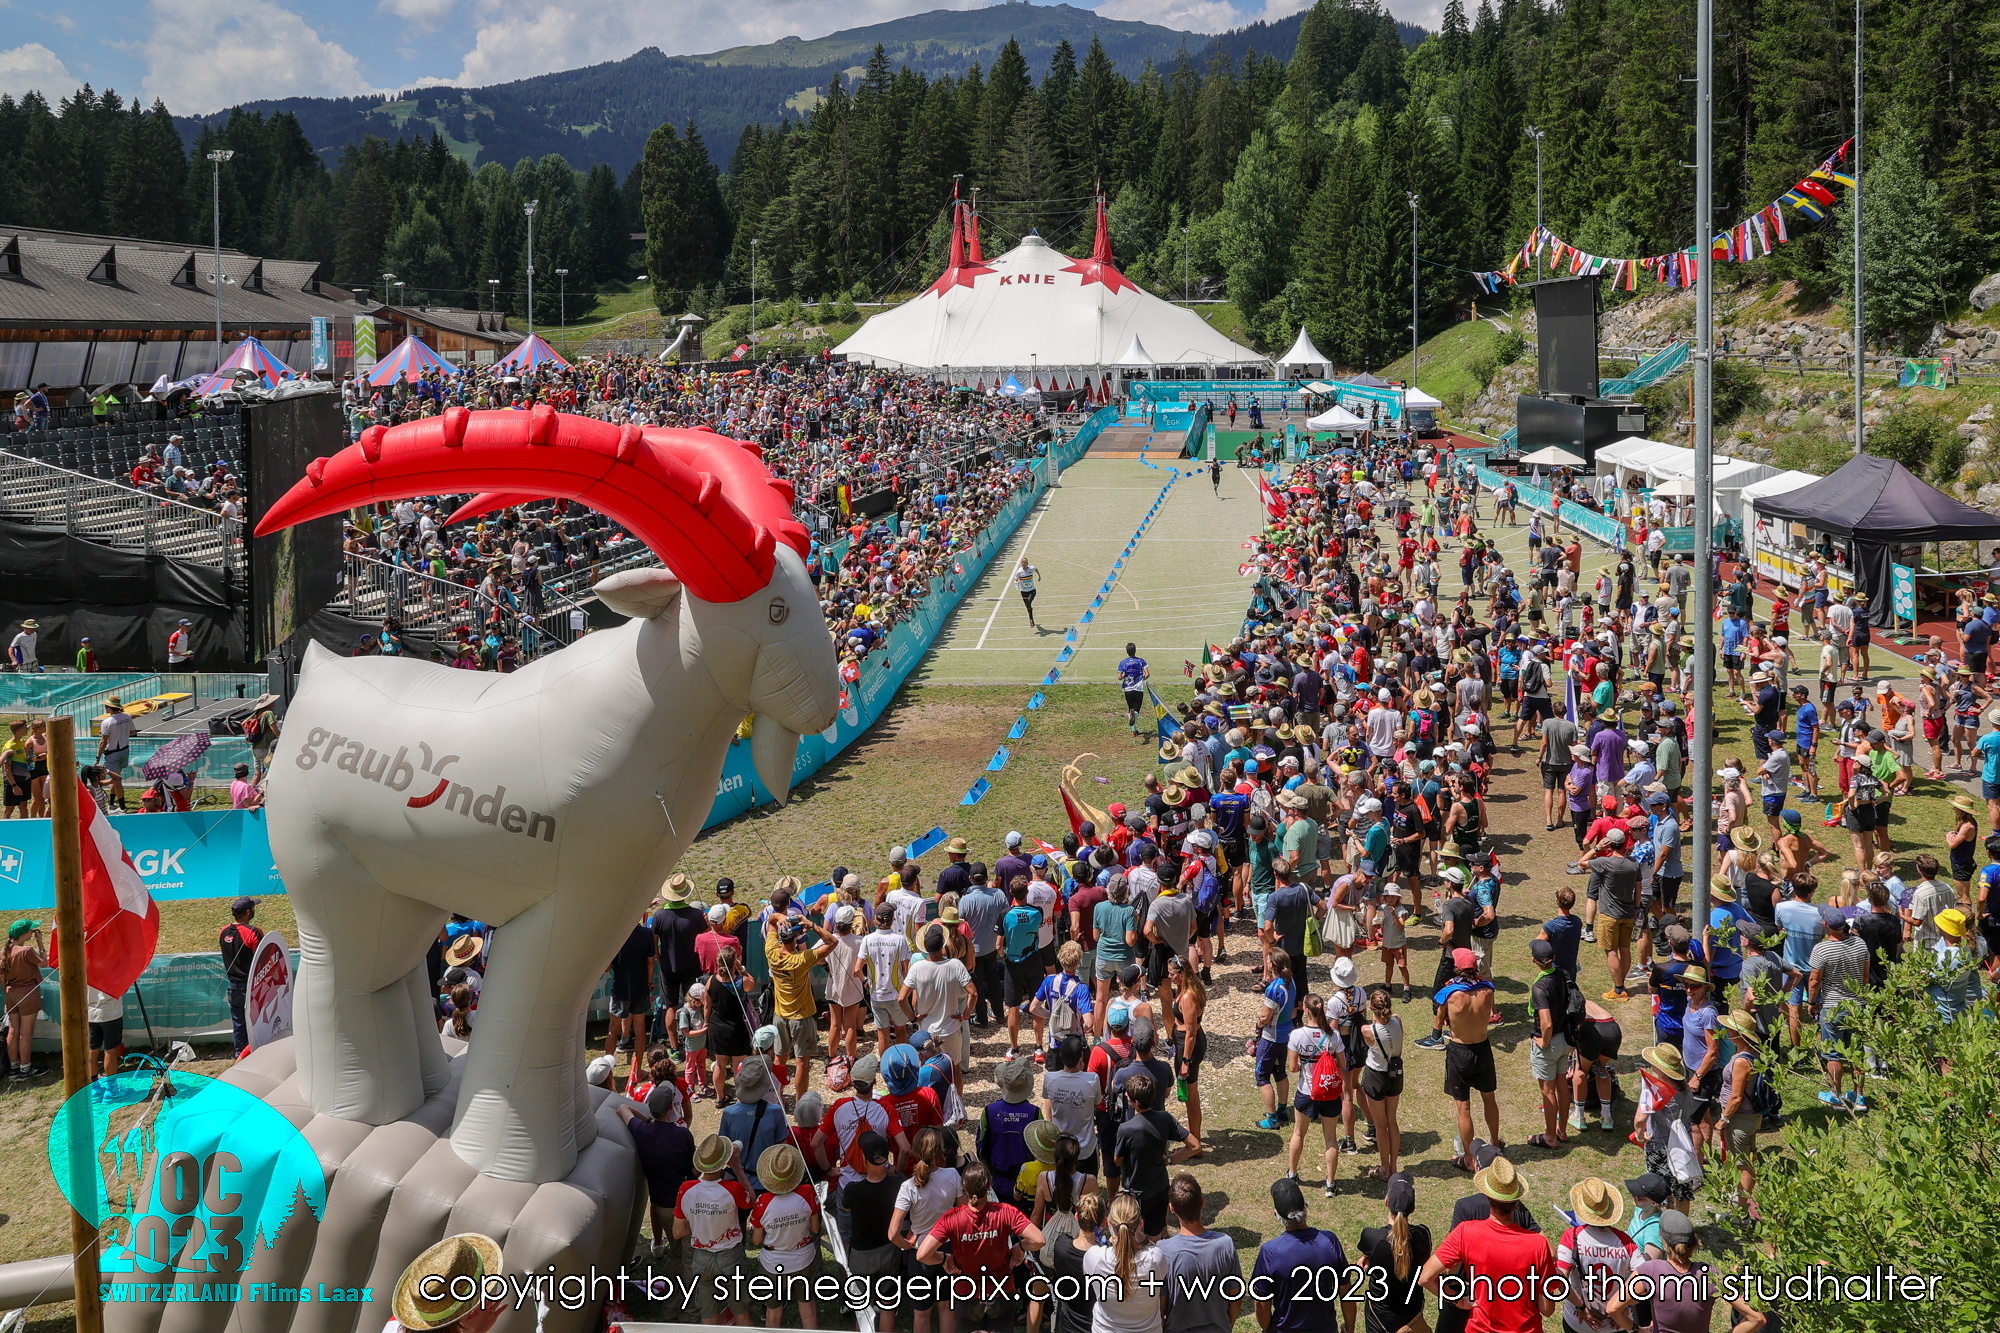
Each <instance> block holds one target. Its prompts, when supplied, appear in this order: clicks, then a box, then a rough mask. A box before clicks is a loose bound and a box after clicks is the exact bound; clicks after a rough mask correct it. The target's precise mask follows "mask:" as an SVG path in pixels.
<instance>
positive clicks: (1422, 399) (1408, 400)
mask: <svg viewBox="0 0 2000 1333" xmlns="http://www.w3.org/2000/svg"><path fill="white" fill-rule="evenodd" d="M1443 406H1444V404H1443V403H1442V402H1439V401H1438V400H1437V399H1435V398H1433V397H1431V396H1430V395H1429V394H1427V393H1425V392H1424V391H1423V390H1422V389H1419V388H1418V387H1417V386H1416V385H1414V384H1412V385H1411V386H1410V387H1409V388H1407V389H1405V390H1403V410H1404V411H1405V412H1408V411H1411V410H1416V411H1423V410H1424V409H1426V408H1428V409H1429V410H1431V411H1433V412H1435V411H1437V410H1438V409H1439V408H1440V407H1443Z"/></svg>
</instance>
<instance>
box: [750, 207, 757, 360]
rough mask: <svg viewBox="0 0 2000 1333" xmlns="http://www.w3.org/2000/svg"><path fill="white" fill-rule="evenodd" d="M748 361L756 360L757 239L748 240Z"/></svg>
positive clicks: (753, 237)
mask: <svg viewBox="0 0 2000 1333" xmlns="http://www.w3.org/2000/svg"><path fill="white" fill-rule="evenodd" d="M750 359H751V360H752V361H755V360H756V359H757V238H756V237H755V236H752V237H751V238H750Z"/></svg>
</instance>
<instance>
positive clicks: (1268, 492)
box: [1257, 477, 1286, 520]
mask: <svg viewBox="0 0 2000 1333" xmlns="http://www.w3.org/2000/svg"><path fill="white" fill-rule="evenodd" d="M1257 498H1258V499H1260V500H1262V501H1263V502H1264V512H1265V513H1267V514H1269V515H1270V516H1271V517H1272V518H1273V519H1274V520H1275V519H1280V518H1283V517H1284V516H1285V508H1286V506H1285V497H1284V496H1282V495H1280V494H1278V492H1277V491H1275V490H1273V489H1272V488H1271V483H1270V482H1268V481H1266V480H1264V478H1262V477H1259V478H1257Z"/></svg>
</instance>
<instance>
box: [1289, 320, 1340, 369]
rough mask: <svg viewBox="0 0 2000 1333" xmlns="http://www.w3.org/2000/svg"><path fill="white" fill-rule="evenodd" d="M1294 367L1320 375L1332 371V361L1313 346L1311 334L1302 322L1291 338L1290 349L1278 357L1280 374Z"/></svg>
mask: <svg viewBox="0 0 2000 1333" xmlns="http://www.w3.org/2000/svg"><path fill="white" fill-rule="evenodd" d="M1294 367H1297V368H1299V369H1302V370H1307V371H1317V372H1318V373H1320V374H1322V375H1331V374H1332V373H1333V362H1331V361H1329V360H1327V358H1326V356H1325V354H1324V353H1322V352H1321V351H1320V350H1319V348H1317V347H1315V346H1313V340H1312V335H1311V334H1310V333H1307V332H1306V326H1305V325H1303V324H1301V325H1299V336H1298V337H1297V338H1295V339H1293V340H1292V350H1291V351H1289V352H1287V353H1285V354H1284V355H1283V356H1281V357H1279V358H1278V370H1279V373H1280V374H1282V373H1283V372H1285V371H1288V370H1291V369H1293V368H1294Z"/></svg>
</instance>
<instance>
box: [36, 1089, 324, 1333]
mask: <svg viewBox="0 0 2000 1333" xmlns="http://www.w3.org/2000/svg"><path fill="white" fill-rule="evenodd" d="M49 1169H50V1170H51V1171H52V1172H53V1173H54V1175H55V1180H56V1184H57V1185H58V1187H60V1188H61V1190H62V1192H63V1194H64V1196H65V1197H66V1198H67V1199H68V1200H69V1202H70V1205H71V1206H72V1207H74V1208H75V1209H76V1210H77V1211H78V1212H79V1213H81V1214H83V1216H84V1218H85V1219H86V1220H88V1221H89V1222H90V1223H91V1225H92V1226H94V1227H96V1228H97V1232H98V1236H99V1246H98V1268H99V1270H100V1272H102V1274H103V1275H104V1279H105V1298H106V1299H107V1300H114V1301H115V1300H148V1301H157V1300H167V1301H200V1300H217V1299H228V1300H236V1299H241V1298H242V1292H241V1290H240V1288H235V1287H234V1284H235V1280H236V1279H237V1278H238V1277H240V1276H241V1275H242V1273H243V1272H244V1270H245V1269H247V1268H248V1267H249V1266H250V1263H251V1260H252V1259H253V1258H254V1257H255V1256H256V1254H257V1252H258V1251H259V1250H261V1249H265V1248H267V1247H269V1246H271V1245H274V1244H276V1243H277V1241H278V1237H279V1235H280V1234H281V1233H282V1232H283V1231H284V1229H285V1228H286V1227H287V1226H290V1225H292V1224H293V1223H294V1222H300V1223H302V1224H304V1225H308V1226H309V1225H311V1224H312V1220H313V1219H316V1218H319V1217H320V1216H322V1215H323V1214H324V1212H325V1209H326V1173H325V1171H324V1170H323V1169H322V1168H321V1166H320V1163H319V1157H318V1155H317V1154H316V1153H314V1151H313V1149H312V1145H311V1144H309V1143H307V1142H306V1139H305V1136H304V1135H302V1134H300V1133H299V1131H298V1130H297V1129H296V1128H295V1127H294V1126H293V1125H292V1123H291V1121H289V1120H287V1119H286V1118H285V1117H284V1116H283V1115H281V1114H280V1113H279V1112H277V1111H276V1110H273V1109H272V1108H271V1107H270V1106H269V1105H267V1104H266V1103H265V1102H263V1101H262V1100H260V1099H259V1098H257V1097H255V1096H253V1095H251V1094H250V1093H248V1092H245V1091H244V1090H243V1089H241V1088H238V1087H235V1086H233V1085H231V1084H228V1083H223V1082H220V1081H219V1080H216V1079H212V1078H207V1077H204V1076H203V1075H200V1074H190V1073H183V1072H179V1071H175V1070H170V1069H167V1068H164V1067H161V1066H157V1065H155V1066H153V1067H149V1068H141V1069H137V1070H132V1071H128V1072H124V1073H119V1074H114V1075H112V1076H111V1077H109V1078H103V1079H99V1080H98V1081H97V1082H96V1083H93V1084H91V1085H90V1086H89V1087H87V1088H84V1089H83V1090H82V1091H80V1092H78V1093H76V1094H74V1095H73V1096H71V1097H70V1098H69V1100H67V1101H66V1102H64V1103H63V1105H62V1109H61V1110H60V1111H58V1112H57V1113H56V1117H55V1122H54V1123H53V1124H52V1125H51V1126H50V1127H49ZM218 1291H220V1292H221V1293H223V1294H220V1295H218V1294H217V1293H218ZM286 1299H290V1300H299V1299H301V1298H300V1297H299V1296H298V1295H297V1294H292V1295H289V1296H288V1297H286Z"/></svg>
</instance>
